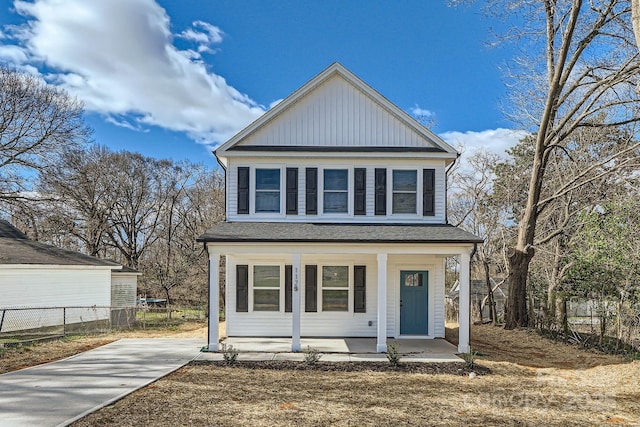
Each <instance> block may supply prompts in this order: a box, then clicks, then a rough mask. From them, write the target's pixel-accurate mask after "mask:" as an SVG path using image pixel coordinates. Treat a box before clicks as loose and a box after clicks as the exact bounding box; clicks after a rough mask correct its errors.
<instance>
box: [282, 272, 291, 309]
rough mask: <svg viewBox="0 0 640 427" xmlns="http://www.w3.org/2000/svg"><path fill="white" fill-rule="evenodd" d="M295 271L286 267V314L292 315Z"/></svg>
mask: <svg viewBox="0 0 640 427" xmlns="http://www.w3.org/2000/svg"><path fill="white" fill-rule="evenodd" d="M292 273H293V271H292V267H291V266H290V265H285V266H284V311H285V313H291V303H292V301H293V295H292V292H291V291H292V289H291V288H292V285H293V274H292Z"/></svg>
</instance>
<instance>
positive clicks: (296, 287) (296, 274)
mask: <svg viewBox="0 0 640 427" xmlns="http://www.w3.org/2000/svg"><path fill="white" fill-rule="evenodd" d="M301 258H302V257H301V256H300V254H294V255H293V259H292V262H291V264H292V265H291V321H292V325H291V351H293V352H294V353H297V352H299V351H300V293H301V292H300V270H301V261H300V260H301Z"/></svg>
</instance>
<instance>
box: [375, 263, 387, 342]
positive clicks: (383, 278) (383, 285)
mask: <svg viewBox="0 0 640 427" xmlns="http://www.w3.org/2000/svg"><path fill="white" fill-rule="evenodd" d="M376 351H377V352H378V353H385V352H386V351H387V254H378V342H377V344H376Z"/></svg>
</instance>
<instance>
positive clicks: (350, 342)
mask: <svg viewBox="0 0 640 427" xmlns="http://www.w3.org/2000/svg"><path fill="white" fill-rule="evenodd" d="M300 341H301V346H302V349H303V350H304V349H306V348H307V346H309V347H311V348H314V349H316V350H318V351H319V352H320V353H322V358H321V359H320V361H324V362H349V361H351V362H355V361H372V362H380V361H386V360H387V357H386V355H385V354H384V353H376V352H375V349H376V339H375V338H302V339H301V340H300ZM222 343H223V344H226V345H227V346H229V345H232V346H233V348H235V349H237V350H238V351H239V355H238V360H298V361H302V360H304V351H303V352H300V353H292V352H291V338H265V337H228V338H225V339H224V340H223V341H222ZM392 343H397V345H398V351H399V353H401V354H402V355H403V356H402V357H401V359H400V360H401V361H405V362H461V361H462V359H461V358H459V357H458V356H456V353H457V351H458V350H457V348H456V346H454V345H453V344H451V343H449V342H448V341H445V340H444V339H438V338H437V339H388V340H387V345H390V344H392ZM198 359H199V360H222V359H223V356H222V353H219V352H218V353H210V352H208V353H201V355H200V356H199V357H198Z"/></svg>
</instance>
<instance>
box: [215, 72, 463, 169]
mask: <svg viewBox="0 0 640 427" xmlns="http://www.w3.org/2000/svg"><path fill="white" fill-rule="evenodd" d="M335 76H339V77H340V78H342V80H343V81H344V82H345V83H343V85H344V84H346V85H348V86H351V88H352V89H355V92H357V93H359V94H360V96H361V97H362V98H363V99H367V102H369V103H370V104H371V105H373V106H374V107H373V108H375V109H379V110H383V111H385V113H388V115H389V117H391V118H392V120H394V121H395V123H396V124H397V126H399V127H402V128H406V129H409V130H410V132H412V133H413V134H414V135H415V138H416V139H417V140H421V141H423V142H422V144H424V145H429V146H431V147H434V148H436V149H437V151H440V152H442V153H443V154H444V155H445V156H446V157H451V158H455V157H457V155H458V153H457V150H455V149H454V148H453V147H451V146H450V145H449V144H447V143H446V142H445V141H444V140H442V139H441V138H440V137H438V136H437V135H436V134H434V133H433V132H432V131H431V130H429V129H427V128H426V127H425V126H424V125H422V124H421V123H419V122H418V121H417V120H416V119H415V118H413V117H411V116H410V115H409V114H408V113H407V112H405V111H403V110H402V109H400V108H399V107H398V106H396V105H395V104H393V103H392V102H391V101H389V100H388V99H387V98H386V97H384V96H383V95H382V94H380V93H379V92H378V91H376V90H375V89H374V88H372V87H371V86H370V85H368V84H367V83H366V82H364V81H363V80H362V79H360V78H359V77H358V76H356V75H355V74H354V73H352V72H351V71H350V70H349V69H347V68H346V67H345V66H344V65H342V64H341V63H340V62H337V61H336V62H333V63H332V64H331V65H329V66H328V67H327V68H325V69H324V70H322V71H321V72H320V73H318V74H317V75H316V76H315V77H313V78H312V79H311V80H309V81H308V82H306V83H305V84H303V85H302V86H301V87H300V88H298V89H297V90H296V91H294V92H293V93H292V94H291V95H289V96H288V97H286V98H285V99H284V100H282V101H281V102H279V103H278V104H277V105H275V106H274V107H272V108H271V109H270V110H268V111H267V112H265V113H264V114H263V115H262V116H260V117H259V118H258V119H256V120H255V121H254V122H253V123H251V124H250V125H248V126H247V127H245V128H244V129H242V130H241V131H240V132H238V133H237V134H236V135H235V136H233V137H232V138H231V139H229V140H228V141H227V142H225V143H224V144H222V145H221V146H220V147H218V149H217V150H215V154H216V156H217V157H218V159H219V160H221V161H222V163H223V164H224V163H226V161H225V158H226V157H227V155H228V150H230V149H233V148H234V147H236V146H238V145H241V144H243V143H244V145H249V147H243V148H247V149H248V148H250V146H252V145H259V144H247V143H246V141H247V140H248V139H251V138H252V136H254V135H255V134H256V133H258V132H259V131H261V130H262V129H264V128H266V127H267V126H268V125H269V124H270V123H271V122H273V121H275V120H276V119H278V118H280V117H282V116H284V115H285V112H287V111H289V110H291V109H292V108H295V107H294V106H295V104H296V103H298V102H300V101H302V100H303V99H304V98H305V97H307V96H310V95H311V94H312V93H313V92H314V91H315V90H316V89H317V88H319V87H320V86H322V85H324V84H325V83H327V82H329V81H330V80H331V79H333V78H334V77H335ZM348 86H343V87H348ZM347 90H348V89H347ZM414 143H416V142H414ZM377 145H378V146H379V145H381V144H380V143H379V144H377ZM393 145H396V146H397V145H398V144H393Z"/></svg>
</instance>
